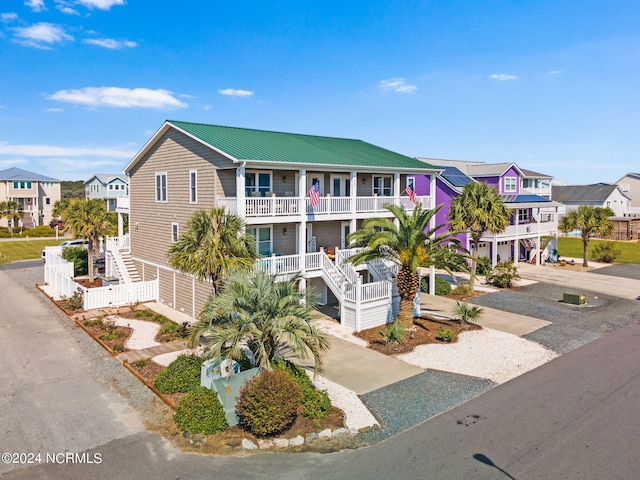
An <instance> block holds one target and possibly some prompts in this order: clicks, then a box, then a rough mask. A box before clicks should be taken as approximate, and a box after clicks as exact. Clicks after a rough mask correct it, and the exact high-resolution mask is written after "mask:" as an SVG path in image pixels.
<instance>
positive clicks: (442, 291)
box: [420, 277, 451, 295]
mask: <svg viewBox="0 0 640 480" xmlns="http://www.w3.org/2000/svg"><path fill="white" fill-rule="evenodd" d="M420 291H421V292H423V293H429V277H425V278H423V279H422V283H420ZM450 293H451V284H450V283H449V282H447V281H446V280H445V279H444V278H440V277H436V295H449V294H450Z"/></svg>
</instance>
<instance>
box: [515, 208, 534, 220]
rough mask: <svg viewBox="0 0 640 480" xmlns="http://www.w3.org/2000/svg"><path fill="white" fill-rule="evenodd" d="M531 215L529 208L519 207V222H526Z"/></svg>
mask: <svg viewBox="0 0 640 480" xmlns="http://www.w3.org/2000/svg"><path fill="white" fill-rule="evenodd" d="M530 218H531V217H530V216H529V209H528V208H519V209H518V223H526V222H528V221H529V219H530Z"/></svg>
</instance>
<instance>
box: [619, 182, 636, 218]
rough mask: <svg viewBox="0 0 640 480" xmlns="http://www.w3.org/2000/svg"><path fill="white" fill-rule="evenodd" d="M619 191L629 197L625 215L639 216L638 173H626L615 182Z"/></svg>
mask: <svg viewBox="0 0 640 480" xmlns="http://www.w3.org/2000/svg"><path fill="white" fill-rule="evenodd" d="M616 185H618V188H619V189H620V191H621V192H622V193H623V194H624V195H626V196H627V197H629V208H628V209H627V211H626V212H624V215H625V216H633V217H640V173H627V174H626V175H625V176H624V177H622V178H621V179H620V180H618V181H617V182H616Z"/></svg>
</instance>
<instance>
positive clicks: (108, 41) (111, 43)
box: [82, 38, 138, 50]
mask: <svg viewBox="0 0 640 480" xmlns="http://www.w3.org/2000/svg"><path fill="white" fill-rule="evenodd" d="M82 42H83V43H88V44H90V45H97V46H98V47H103V48H108V49H110V50H119V49H121V48H125V47H127V48H133V47H135V46H137V45H138V44H137V43H136V42H132V41H130V40H114V39H113V38H85V39H84V40H82Z"/></svg>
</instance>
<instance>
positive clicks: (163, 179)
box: [156, 172, 167, 203]
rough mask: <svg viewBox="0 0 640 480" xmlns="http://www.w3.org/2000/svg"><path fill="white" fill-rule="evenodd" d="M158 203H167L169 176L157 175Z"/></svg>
mask: <svg viewBox="0 0 640 480" xmlns="http://www.w3.org/2000/svg"><path fill="white" fill-rule="evenodd" d="M156 202H159V203H166V202H167V174H166V172H163V173H156Z"/></svg>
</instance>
